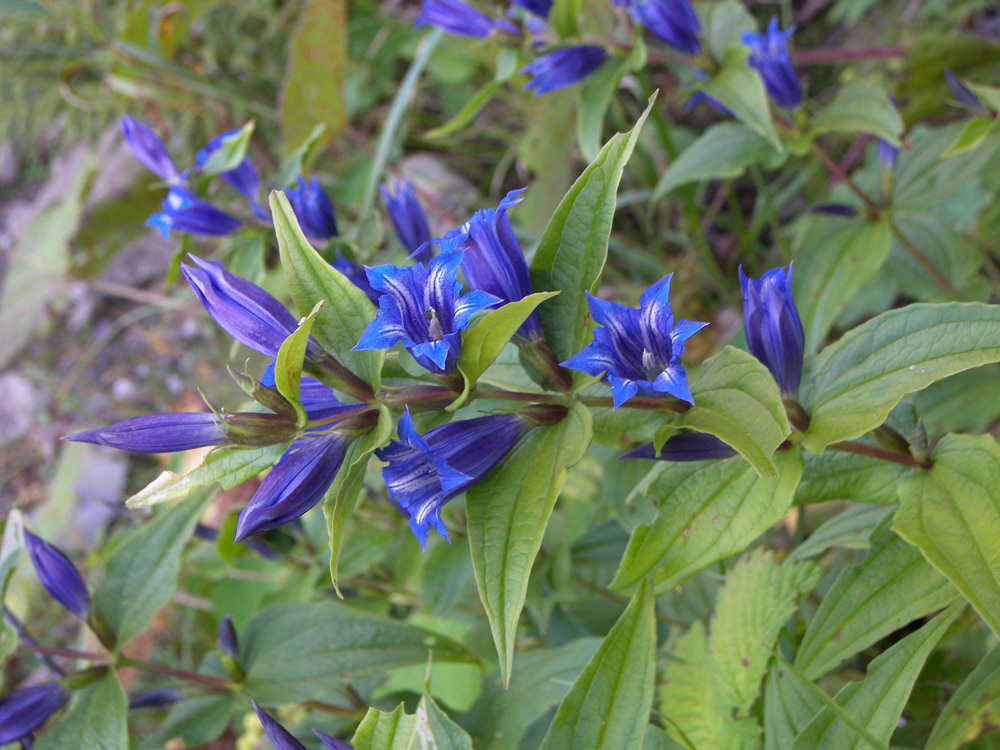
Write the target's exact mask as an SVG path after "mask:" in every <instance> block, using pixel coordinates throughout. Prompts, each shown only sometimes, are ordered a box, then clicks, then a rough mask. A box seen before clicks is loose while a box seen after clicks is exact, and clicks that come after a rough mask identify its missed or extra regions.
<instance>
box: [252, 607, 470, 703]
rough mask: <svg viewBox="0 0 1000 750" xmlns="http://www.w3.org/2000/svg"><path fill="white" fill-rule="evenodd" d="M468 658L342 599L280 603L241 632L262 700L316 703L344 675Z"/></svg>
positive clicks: (444, 641) (443, 641)
mask: <svg viewBox="0 0 1000 750" xmlns="http://www.w3.org/2000/svg"><path fill="white" fill-rule="evenodd" d="M428 653H433V656H434V663H435V664H437V663H439V662H465V661H469V659H470V657H469V656H468V654H467V652H466V651H465V649H464V648H463V647H462V646H460V645H459V644H458V643H455V642H454V641H452V640H450V639H448V638H445V637H444V636H442V635H440V634H438V633H432V632H430V631H428V630H423V629H422V628H417V627H414V626H412V625H409V624H407V623H405V622H402V621H400V620H390V619H388V618H386V617H377V616H375V615H369V614H364V613H362V612H357V611H355V610H353V609H351V608H350V607H348V606H347V605H346V604H341V603H339V602H330V601H327V602H314V603H305V602H295V603H291V604H273V605H271V606H269V607H266V608H265V609H263V610H261V611H260V612H258V613H257V614H256V615H254V617H252V618H251V619H250V621H249V622H248V623H247V624H246V626H245V627H244V628H243V630H242V631H241V632H240V663H241V664H242V665H243V671H244V672H245V673H246V681H245V683H244V686H245V687H246V690H247V692H248V693H249V694H250V695H252V696H253V697H254V699H255V700H257V702H258V703H264V704H272V705H275V704H277V705H283V704H286V703H297V702H301V701H307V700H313V699H315V697H316V696H317V695H321V694H324V693H327V692H329V691H330V690H331V689H333V688H334V687H335V686H336V685H337V684H339V683H341V682H342V681H344V680H348V679H353V678H356V677H363V676H366V675H372V674H381V673H384V672H387V671H389V670H390V669H394V668H396V667H401V666H409V665H412V664H425V663H426V662H427V655H428Z"/></svg>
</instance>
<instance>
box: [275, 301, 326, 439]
mask: <svg viewBox="0 0 1000 750" xmlns="http://www.w3.org/2000/svg"><path fill="white" fill-rule="evenodd" d="M322 307H323V300H320V301H319V302H317V303H316V304H315V306H314V307H313V309H312V312H311V313H309V314H308V315H307V316H306V317H304V318H303V319H302V320H300V321H299V325H298V327H297V328H296V329H295V330H294V331H293V332H292V333H291V334H290V335H289V336H288V338H286V339H285V340H284V341H283V342H282V343H281V346H280V347H279V348H278V356H277V357H275V359H274V387H275V388H276V389H277V390H278V393H280V394H281V395H282V396H284V397H285V398H286V399H287V400H288V401H289V403H291V405H292V406H293V407H294V409H295V413H296V414H297V415H298V426H299V427H305V424H306V422H307V421H308V420H309V416H308V415H307V414H306V410H305V409H304V408H303V406H302V403H301V402H300V401H299V381H300V380H301V379H302V362H303V360H304V359H305V356H306V347H307V346H308V345H309V334H310V332H311V331H312V327H313V321H315V320H316V316H317V315H318V314H319V311H320V309H322Z"/></svg>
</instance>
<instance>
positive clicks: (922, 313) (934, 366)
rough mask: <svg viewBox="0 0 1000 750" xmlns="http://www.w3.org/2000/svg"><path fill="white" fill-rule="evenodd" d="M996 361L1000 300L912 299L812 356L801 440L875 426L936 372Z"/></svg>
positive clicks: (819, 444)
mask: <svg viewBox="0 0 1000 750" xmlns="http://www.w3.org/2000/svg"><path fill="white" fill-rule="evenodd" d="M997 361H1000V307H998V306H992V305H982V304H978V303H962V302H949V303H945V304H937V305H934V304H917V305H909V306H907V307H903V308H900V309H898V310H890V311H889V312H886V313H882V314H881V315H878V316H876V317H875V318H872V319H871V320H869V321H867V322H865V323H862V324H861V325H860V326H858V327H857V328H854V329H853V330H851V331H848V332H847V333H846V334H844V336H843V337H842V338H841V339H840V340H839V341H837V342H835V343H833V344H831V345H830V346H828V347H827V348H826V349H824V350H823V351H822V352H820V354H819V355H818V356H817V357H816V358H815V359H814V360H813V362H812V367H811V372H812V375H811V377H805V378H803V393H802V403H803V406H804V407H805V409H806V411H807V412H808V413H809V416H810V418H811V420H812V422H811V424H810V426H809V430H808V431H807V432H806V434H805V436H804V438H803V440H802V443H803V445H804V446H805V447H806V448H807V449H808V450H810V451H811V452H813V453H819V452H820V451H822V450H823V448H825V447H826V446H827V445H829V444H830V443H835V442H837V441H838V440H850V439H852V438H856V437H860V436H861V435H863V434H864V433H866V432H867V431H868V430H870V429H873V428H874V427H878V426H879V425H880V424H882V422H883V421H884V420H885V418H886V416H888V414H889V412H890V410H891V409H892V407H894V406H895V405H896V404H897V403H899V400H900V399H901V398H903V396H906V395H907V394H909V393H913V392H914V391H919V390H920V389H921V388H926V387H927V386H928V385H930V384H931V383H933V382H934V381H936V380H940V379H941V378H945V377H948V376H949V375H954V374H955V373H957V372H961V371H962V370H968V369H970V368H972V367H976V366H978V365H982V364H986V363H988V362H997Z"/></svg>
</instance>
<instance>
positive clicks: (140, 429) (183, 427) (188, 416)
mask: <svg viewBox="0 0 1000 750" xmlns="http://www.w3.org/2000/svg"><path fill="white" fill-rule="evenodd" d="M62 440H70V441H72V442H75V443H91V444H92V445H106V446H108V447H110V448H117V449H118V450H122V451H132V452H133V453H173V452H175V451H186V450H190V449H192V448H204V447H205V446H208V445H218V444H220V443H223V442H225V440H226V436H225V433H224V432H223V427H222V424H221V422H220V421H219V418H218V417H216V416H215V415H214V414H210V413H204V412H197V413H194V412H192V413H187V412H184V413H179V414H150V415H148V416H145V417H135V418H134V419H126V420H125V421H124V422H118V423H116V424H113V425H110V426H108V427H102V428H101V429H99V430H87V431H85V432H78V433H76V434H75V435H66V436H64V437H63V438H62Z"/></svg>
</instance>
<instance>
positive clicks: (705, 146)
mask: <svg viewBox="0 0 1000 750" xmlns="http://www.w3.org/2000/svg"><path fill="white" fill-rule="evenodd" d="M786 156H787V153H786V152H781V151H776V150H775V149H774V147H773V146H772V145H771V144H770V143H769V142H768V141H767V139H766V138H764V137H763V136H761V135H759V134H758V133H756V132H754V131H753V130H751V129H750V128H748V127H747V126H746V125H741V124H740V123H738V122H720V123H717V124H715V125H712V126H711V127H709V128H708V129H707V130H706V131H705V132H704V133H702V134H701V135H700V136H698V138H697V140H695V142H694V143H692V144H691V145H690V146H688V147H687V148H686V149H684V150H683V151H682V152H681V154H680V156H678V157H677V158H676V159H675V160H674V161H673V162H672V163H671V164H670V166H669V167H667V171H666V172H664V173H663V176H662V177H660V181H659V182H658V183H656V189H655V190H653V198H652V200H654V201H657V200H660V199H661V198H663V197H664V196H665V195H667V193H669V192H670V191H671V190H673V189H674V188H677V187H680V186H681V185H686V184H687V183H689V182H703V181H704V180H725V179H734V178H736V177H740V176H741V175H742V174H743V172H744V171H746V168H747V167H749V166H751V165H753V164H763V165H764V167H765V169H776V168H777V167H779V166H781V164H782V163H783V162H784V160H785V158H786Z"/></svg>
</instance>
